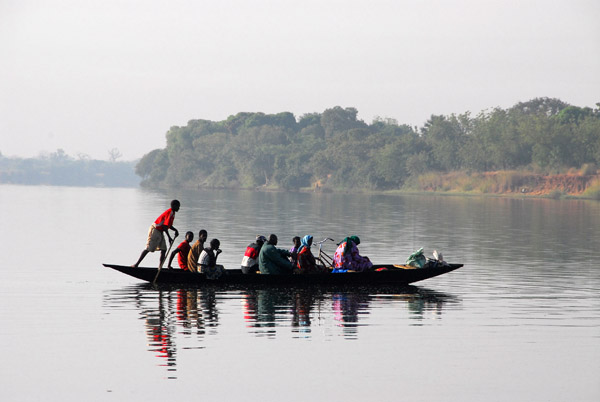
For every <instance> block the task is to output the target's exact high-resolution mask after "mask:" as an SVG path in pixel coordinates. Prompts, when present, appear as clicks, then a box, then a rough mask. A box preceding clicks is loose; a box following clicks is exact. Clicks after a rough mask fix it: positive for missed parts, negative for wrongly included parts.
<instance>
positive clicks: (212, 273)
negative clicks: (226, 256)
mask: <svg viewBox="0 0 600 402" xmlns="http://www.w3.org/2000/svg"><path fill="white" fill-rule="evenodd" d="M220 245H221V242H220V241H219V239H212V240H211V241H210V246H209V247H207V248H205V249H204V250H202V254H200V259H199V261H198V262H199V264H198V265H200V272H201V273H203V274H205V275H206V278H207V279H219V278H220V277H221V275H223V274H224V273H225V268H224V267H223V266H222V265H217V258H218V257H219V254H221V250H220V249H219V246H220Z"/></svg>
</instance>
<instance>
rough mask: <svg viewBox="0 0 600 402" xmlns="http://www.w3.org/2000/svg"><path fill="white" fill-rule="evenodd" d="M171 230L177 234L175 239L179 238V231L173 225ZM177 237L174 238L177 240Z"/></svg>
mask: <svg viewBox="0 0 600 402" xmlns="http://www.w3.org/2000/svg"><path fill="white" fill-rule="evenodd" d="M169 229H171V230H172V231H173V232H175V233H174V234H175V237H177V236H179V231H178V230H177V229H175V226H173V225H171V227H170V228H169ZM175 237H173V239H175Z"/></svg>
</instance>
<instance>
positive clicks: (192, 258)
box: [187, 229, 208, 273]
mask: <svg viewBox="0 0 600 402" xmlns="http://www.w3.org/2000/svg"><path fill="white" fill-rule="evenodd" d="M207 238H208V232H207V231H206V230H204V229H202V230H200V232H198V240H196V243H194V245H193V246H192V248H191V249H190V251H189V253H188V257H187V258H188V261H187V267H188V271H190V272H194V273H196V272H198V271H199V269H198V259H199V258H200V254H202V250H204V242H206V239H207Z"/></svg>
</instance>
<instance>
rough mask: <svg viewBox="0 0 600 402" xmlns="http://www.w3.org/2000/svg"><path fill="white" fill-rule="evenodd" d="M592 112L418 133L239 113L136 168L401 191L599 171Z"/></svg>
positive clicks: (553, 109)
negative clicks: (444, 180) (422, 181)
mask: <svg viewBox="0 0 600 402" xmlns="http://www.w3.org/2000/svg"><path fill="white" fill-rule="evenodd" d="M596 106H597V107H596V108H595V109H593V108H589V107H577V106H573V105H569V104H567V103H565V102H563V101H561V100H559V99H553V98H536V99H533V100H530V101H527V102H520V103H517V104H516V105H514V106H512V107H511V108H508V109H502V108H499V107H498V108H494V109H492V110H486V111H482V112H480V113H479V114H477V115H476V116H473V115H471V113H470V112H466V113H463V114H459V115H456V114H451V115H449V116H445V115H432V116H431V118H430V119H429V120H428V121H427V122H426V123H425V124H424V125H423V127H421V128H417V127H411V126H409V125H405V124H398V122H397V121H396V120H393V119H385V118H375V119H374V120H373V122H372V123H371V124H367V123H365V122H364V121H362V120H359V119H358V118H357V115H358V111H357V110H356V109H355V108H352V107H348V108H342V107H339V106H336V107H333V108H331V109H327V110H325V111H324V112H323V113H309V114H305V115H303V116H301V117H300V118H298V119H296V118H295V116H294V115H293V114H292V113H289V112H282V113H278V114H264V113H238V114H236V115H234V116H230V117H229V118H227V119H226V120H223V121H218V122H215V121H210V120H191V121H189V122H188V124H187V125H186V126H185V127H177V126H175V127H172V128H171V129H170V130H169V131H168V132H167V135H166V137H167V146H166V148H164V149H155V150H153V151H151V152H150V153H148V154H146V155H144V157H143V158H142V159H141V160H140V161H139V163H138V164H137V165H136V168H135V171H136V173H137V174H138V175H139V176H140V177H141V178H142V179H143V181H142V184H143V185H146V186H159V187H172V186H184V187H192V188H197V187H223V188H257V187H261V186H272V187H278V188H283V189H299V188H306V187H313V186H319V187H323V188H330V189H365V190H389V189H399V188H402V187H403V186H404V185H406V184H407V183H409V182H410V180H411V179H415V178H416V177H418V176H419V175H421V174H423V173H426V172H450V171H468V172H486V171H495V170H512V169H524V170H535V171H537V172H544V173H552V172H560V171H564V170H565V169H569V168H581V167H582V166H584V165H588V166H600V104H597V105H596Z"/></svg>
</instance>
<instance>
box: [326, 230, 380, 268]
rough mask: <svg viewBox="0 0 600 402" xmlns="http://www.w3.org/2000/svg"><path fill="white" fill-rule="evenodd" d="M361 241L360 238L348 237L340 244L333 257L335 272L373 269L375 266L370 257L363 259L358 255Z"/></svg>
mask: <svg viewBox="0 0 600 402" xmlns="http://www.w3.org/2000/svg"><path fill="white" fill-rule="evenodd" d="M359 244H360V239H359V238H358V236H350V237H346V238H345V239H344V240H342V242H341V243H340V244H339V246H338V248H337V250H335V254H334V255H333V264H334V266H333V268H334V269H333V272H334V273H339V272H346V271H358V272H363V271H368V270H370V269H371V267H373V264H372V263H371V261H370V260H369V258H368V257H361V255H360V254H359V253H358V247H357V246H358V245H359Z"/></svg>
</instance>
